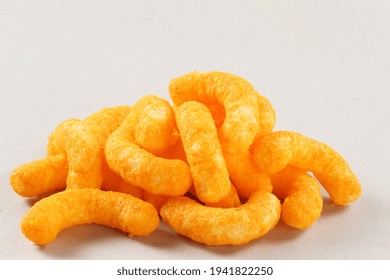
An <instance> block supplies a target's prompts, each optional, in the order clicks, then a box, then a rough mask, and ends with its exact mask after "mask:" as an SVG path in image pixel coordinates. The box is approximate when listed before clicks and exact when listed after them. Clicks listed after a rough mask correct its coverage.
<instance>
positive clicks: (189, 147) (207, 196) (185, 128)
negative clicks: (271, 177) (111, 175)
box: [175, 101, 231, 203]
mask: <svg viewBox="0 0 390 280" xmlns="http://www.w3.org/2000/svg"><path fill="white" fill-rule="evenodd" d="M175 116H176V123H177V127H178V129H179V132H180V135H181V139H182V141H183V145H184V151H185V153H186V155H187V160H188V163H189V165H190V170H191V174H192V179H193V182H194V186H195V191H196V195H197V197H198V198H199V199H200V200H201V201H203V202H211V203H213V202H218V201H220V200H221V199H222V198H224V197H225V196H226V195H227V194H228V193H229V191H230V189H231V183H230V179H229V173H228V170H227V167H226V163H225V159H224V157H223V154H222V148H221V144H220V143H219V140H218V134H217V129H216V127H215V123H214V121H213V118H212V116H211V113H210V112H209V110H208V109H207V107H206V106H205V105H203V104H201V103H199V102H196V101H189V102H185V103H183V104H182V105H180V106H179V107H177V108H176V109H175Z"/></svg>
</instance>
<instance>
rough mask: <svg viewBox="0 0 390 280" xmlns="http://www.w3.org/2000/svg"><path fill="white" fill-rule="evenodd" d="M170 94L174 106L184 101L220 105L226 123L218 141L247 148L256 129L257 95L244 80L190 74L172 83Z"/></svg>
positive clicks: (209, 74)
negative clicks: (223, 110) (223, 111)
mask: <svg viewBox="0 0 390 280" xmlns="http://www.w3.org/2000/svg"><path fill="white" fill-rule="evenodd" d="M169 93H170V96H171V98H172V101H173V102H174V103H175V104H176V105H178V106H179V105H181V104H183V103H184V102H186V101H192V100H194V101H198V102H201V103H203V104H206V105H207V104H216V103H219V104H221V105H222V106H223V107H224V109H225V121H224V122H223V124H222V126H221V128H220V129H219V131H218V133H219V137H220V140H221V141H223V142H225V143H228V144H230V145H238V146H240V147H244V148H249V146H250V144H251V143H252V142H253V139H254V137H255V135H256V134H257V132H258V130H259V107H258V96H257V94H256V92H255V90H254V89H253V87H252V85H251V84H250V83H248V82H247V81H246V80H244V79H242V78H240V77H238V76H235V75H233V74H229V73H223V72H204V73H202V72H192V73H189V74H187V75H184V76H181V77H179V78H176V79H173V80H171V82H170V84H169Z"/></svg>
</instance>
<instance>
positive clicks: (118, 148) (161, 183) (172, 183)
mask: <svg viewBox="0 0 390 280" xmlns="http://www.w3.org/2000/svg"><path fill="white" fill-rule="evenodd" d="M164 108H165V111H166V112H169V111H171V110H172V109H171V107H170V105H169V103H168V102H167V101H166V100H164V99H162V98H159V97H156V96H147V97H144V98H143V99H142V100H140V101H139V102H137V103H136V104H135V105H134V107H133V110H132V111H131V112H130V113H129V114H128V115H127V117H126V118H125V119H124V121H123V122H122V124H121V125H120V127H119V128H118V129H117V130H116V131H114V132H113V133H112V134H111V135H110V136H109V137H108V139H107V142H106V150H105V154H106V159H107V163H108V165H109V166H110V168H111V169H112V170H114V171H115V172H116V173H118V174H119V175H120V176H121V177H122V178H123V179H124V180H126V181H127V182H130V183H131V184H134V185H135V186H138V187H140V188H142V189H144V190H146V191H147V192H149V193H153V194H161V195H167V196H174V195H183V194H185V193H186V192H187V191H188V189H189V188H190V186H191V184H192V177H191V173H190V169H189V166H188V165H187V164H186V163H185V162H183V161H181V160H174V159H173V160H169V159H165V158H161V157H157V156H155V155H154V154H152V153H150V152H148V151H146V150H144V149H142V148H141V147H139V146H138V145H137V144H136V143H135V129H136V127H137V124H138V120H139V114H141V113H142V112H143V110H157V111H158V112H159V113H158V114H153V113H150V114H149V115H150V116H151V117H155V118H157V120H156V122H159V121H160V118H161V117H163V118H164V119H165V117H166V114H168V113H166V114H162V113H160V112H161V110H163V109H164ZM137 115H138V116H137ZM170 123H171V121H169V120H167V123H166V125H169V124H170ZM167 129H169V130H170V131H171V132H172V129H173V128H171V127H168V126H167ZM168 143H169V139H168Z"/></svg>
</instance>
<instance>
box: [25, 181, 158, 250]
mask: <svg viewBox="0 0 390 280" xmlns="http://www.w3.org/2000/svg"><path fill="white" fill-rule="evenodd" d="M91 223H94V224H100V225H105V226H109V227H112V228H116V229H120V230H122V231H124V232H127V233H128V234H129V236H133V235H138V236H145V235H148V234H149V233H151V232H152V231H154V230H155V229H156V228H157V227H158V225H159V216H158V213H157V211H156V209H155V208H154V207H153V206H152V205H151V204H149V203H147V202H144V201H142V200H140V199H138V198H135V197H133V196H131V195H129V194H124V193H119V192H109V191H102V190H99V189H92V188H90V189H73V190H66V191H63V192H59V193H56V194H54V195H51V196H48V197H46V198H44V199H42V200H40V201H38V202H37V203H35V205H34V206H33V207H32V208H31V209H30V210H29V211H28V212H27V213H26V214H25V215H24V217H23V219H22V222H21V229H22V232H23V234H24V235H25V236H26V237H27V238H28V239H30V240H31V241H33V242H34V243H36V244H39V245H46V244H48V243H50V242H52V241H53V240H54V239H55V238H56V236H57V234H58V233H59V232H60V231H61V230H63V229H64V228H68V227H71V226H74V225H80V224H91Z"/></svg>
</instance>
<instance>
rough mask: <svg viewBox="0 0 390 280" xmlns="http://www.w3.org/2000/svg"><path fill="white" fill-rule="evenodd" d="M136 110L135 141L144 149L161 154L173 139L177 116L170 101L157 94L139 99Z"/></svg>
mask: <svg viewBox="0 0 390 280" xmlns="http://www.w3.org/2000/svg"><path fill="white" fill-rule="evenodd" d="M134 109H135V110H136V112H135V118H136V120H135V128H134V137H135V142H136V144H138V145H139V146H140V147H141V148H142V149H144V150H146V151H148V152H150V153H153V154H159V153H162V152H164V151H165V150H166V149H167V148H168V146H169V145H170V141H171V140H172V138H171V136H172V133H173V129H174V125H175V118H174V114H173V110H172V108H171V106H170V105H169V103H168V101H165V100H163V99H162V98H156V97H155V96H145V97H142V98H141V99H139V100H138V102H137V106H135V107H134Z"/></svg>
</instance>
